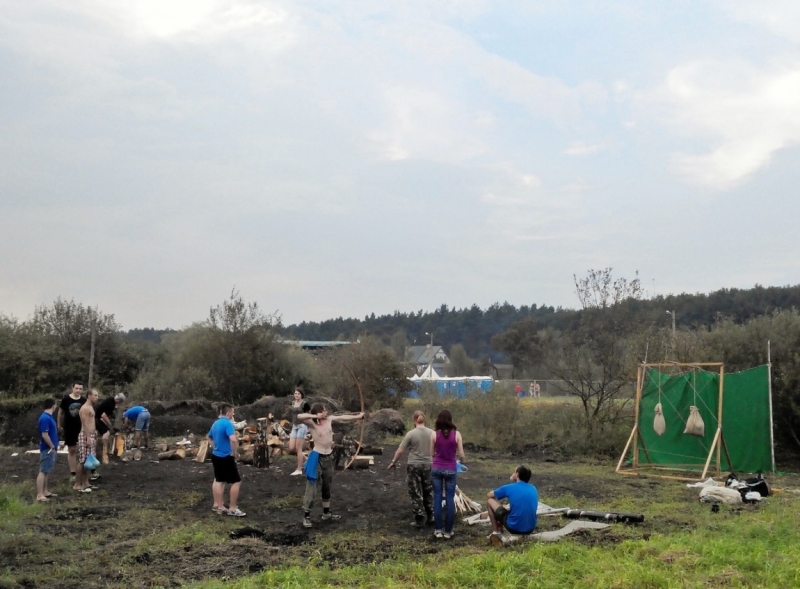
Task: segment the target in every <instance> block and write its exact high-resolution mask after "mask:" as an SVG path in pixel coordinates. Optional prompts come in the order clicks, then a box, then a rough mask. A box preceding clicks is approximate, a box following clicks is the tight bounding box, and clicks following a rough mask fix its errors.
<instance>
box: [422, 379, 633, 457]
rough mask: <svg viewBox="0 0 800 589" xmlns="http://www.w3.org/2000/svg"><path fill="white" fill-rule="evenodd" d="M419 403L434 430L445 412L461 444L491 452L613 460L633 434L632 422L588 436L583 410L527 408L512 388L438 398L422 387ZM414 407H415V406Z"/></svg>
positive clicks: (565, 406)
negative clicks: (437, 418)
mask: <svg viewBox="0 0 800 589" xmlns="http://www.w3.org/2000/svg"><path fill="white" fill-rule="evenodd" d="M419 396H420V400H419V402H418V403H416V404H414V403H411V404H409V407H408V413H409V414H410V412H411V411H413V409H415V408H420V409H422V410H423V411H424V412H425V415H426V416H427V418H428V425H429V427H431V428H433V427H434V423H435V421H436V415H437V414H438V413H439V411H441V410H442V409H449V410H450V412H451V413H452V414H453V422H454V423H455V424H456V426H457V427H458V430H459V431H460V432H461V436H462V437H463V439H464V443H465V444H468V445H474V446H476V447H479V448H485V449H488V450H495V451H512V452H520V451H525V450H531V449H536V450H539V451H541V452H542V453H543V454H545V455H553V454H555V455H558V456H562V457H575V456H592V457H597V458H617V457H618V456H619V454H620V453H621V452H622V448H623V447H624V445H625V441H626V440H627V436H628V435H629V434H630V431H631V426H632V424H631V420H628V421H626V422H625V423H618V424H616V425H609V426H606V427H604V428H603V429H596V430H595V431H594V432H592V433H591V434H590V432H589V431H588V428H587V425H586V419H585V416H584V413H583V408H582V407H581V406H580V405H577V404H573V403H535V402H534V403H530V402H528V401H523V400H521V399H519V397H517V396H516V395H514V392H513V390H512V389H511V387H510V386H509V387H501V386H496V387H495V388H494V389H493V390H492V391H490V392H483V391H480V390H478V389H474V390H471V391H469V392H468V393H467V396H466V398H463V399H460V398H458V397H455V396H441V395H440V394H439V392H438V391H437V390H436V387H435V385H433V384H432V383H423V384H422V386H421V387H420V389H419ZM414 405H416V407H414Z"/></svg>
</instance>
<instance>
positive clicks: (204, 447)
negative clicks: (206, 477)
mask: <svg viewBox="0 0 800 589" xmlns="http://www.w3.org/2000/svg"><path fill="white" fill-rule="evenodd" d="M208 443H209V442H208V440H207V439H206V440H203V441H202V442H200V449H199V450H198V451H197V457H196V458H195V459H194V461H195V462H205V461H206V454H208Z"/></svg>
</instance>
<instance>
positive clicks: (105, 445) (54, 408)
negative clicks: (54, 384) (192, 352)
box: [36, 381, 150, 502]
mask: <svg viewBox="0 0 800 589" xmlns="http://www.w3.org/2000/svg"><path fill="white" fill-rule="evenodd" d="M124 401H125V394H124V393H117V394H115V395H114V396H112V397H108V398H107V399H104V400H103V401H100V393H99V392H98V390H97V389H94V388H93V389H91V390H89V392H88V393H86V395H84V389H83V383H82V382H80V381H75V382H73V383H72V386H71V387H70V390H69V392H68V393H67V394H65V395H64V396H63V398H62V399H61V403H59V404H57V403H56V401H55V399H46V400H45V402H44V411H43V413H42V415H41V416H40V417H39V422H38V431H39V454H40V456H39V475H38V476H37V478H36V500H37V501H40V502H45V501H49V500H50V499H52V498H54V497H56V494H55V493H52V492H50V490H49V488H48V482H49V474H50V473H51V472H52V471H53V469H54V468H55V465H56V457H57V453H58V446H59V440H60V439H63V441H64V445H65V446H66V447H67V463H68V464H69V471H70V482H71V483H72V484H73V486H72V488H73V490H75V491H78V492H81V493H91V492H92V490H93V487H92V484H91V483H92V482H94V481H97V480H98V479H99V478H100V474H99V473H98V472H97V470H96V468H91V467H89V468H86V467H85V466H86V463H87V461H89V464H90V465H91V464H92V463H94V462H95V461H96V456H97V449H98V438H99V445H100V449H101V452H102V453H103V455H104V456H107V455H108V453H109V452H110V450H111V445H112V443H113V440H112V436H111V434H112V433H113V432H114V430H115V428H114V423H115V420H116V409H117V406H118V405H120V404H121V403H123V402H124ZM56 412H58V413H57V416H56ZM123 418H124V425H125V426H126V427H127V426H128V425H132V424H135V428H136V435H135V441H134V444H135V445H137V446H138V444H139V439H140V436H141V435H142V433H143V434H144V439H145V443H146V444H147V443H149V429H150V413H149V412H148V410H147V409H146V408H145V407H143V406H134V407H131V408H129V409H128V410H127V411H126V412H125V413H124V415H123ZM90 457H93V460H90ZM95 488H96V487H95Z"/></svg>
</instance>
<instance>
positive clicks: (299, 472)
mask: <svg viewBox="0 0 800 589" xmlns="http://www.w3.org/2000/svg"><path fill="white" fill-rule="evenodd" d="M301 474H303V471H302V470H300V469H299V468H298V469H297V470H296V471H294V472H293V473H292V474H290V475H289V476H290V477H296V476H299V475H301Z"/></svg>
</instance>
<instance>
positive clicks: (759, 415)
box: [639, 366, 772, 473]
mask: <svg viewBox="0 0 800 589" xmlns="http://www.w3.org/2000/svg"><path fill="white" fill-rule="evenodd" d="M768 375H769V372H768V370H767V367H766V366H758V367H757V368H753V369H751V370H746V371H744V372H734V373H730V374H725V380H724V383H723V386H724V389H725V390H724V393H723V401H722V402H723V406H722V435H723V436H724V437H725V441H726V442H727V445H728V450H729V452H730V454H731V460H732V461H733V465H732V466H731V465H729V464H728V459H727V457H726V456H725V452H724V451H723V452H722V462H721V464H722V469H723V470H733V471H735V472H737V473H741V472H757V471H759V470H760V471H764V472H769V471H771V470H772V452H771V448H770V419H769V382H768V378H769V376H768ZM718 398H719V374H718V373H711V372H705V371H701V370H695V371H692V372H687V373H685V374H680V375H668V374H664V373H663V372H659V371H658V370H654V369H650V370H649V371H648V372H647V378H646V383H645V386H644V389H643V390H642V402H641V405H640V408H639V410H640V412H639V430H640V432H641V435H642V439H643V440H644V444H645V446H646V448H647V455H648V456H649V457H650V462H651V463H652V464H655V465H659V466H670V465H679V464H692V463H694V464H698V465H701V466H697V467H695V468H694V469H692V470H695V469H696V470H702V464H704V463H705V461H706V459H707V458H708V452H709V450H710V449H711V444H712V443H713V441H714V435H715V434H716V431H717V404H718ZM659 401H660V402H661V407H662V410H663V412H664V421H665V422H666V425H667V429H666V432H664V435H662V436H659V435H658V434H657V433H656V432H655V430H654V429H653V420H654V419H655V412H654V410H655V406H656V404H657V403H658V402H659ZM691 405H695V406H696V407H697V408H698V410H699V412H700V415H701V417H702V418H703V422H704V423H705V435H704V437H702V438H700V437H698V436H690V435H687V434H684V433H683V430H684V428H685V427H686V420H687V419H688V418H689V407H690V406H691ZM646 461H647V457H646V456H645V452H644V449H643V448H642V445H641V443H640V444H639V463H640V464H646ZM715 465H716V452H715V456H714V458H712V461H711V467H712V468H715ZM681 468H683V467H681Z"/></svg>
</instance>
